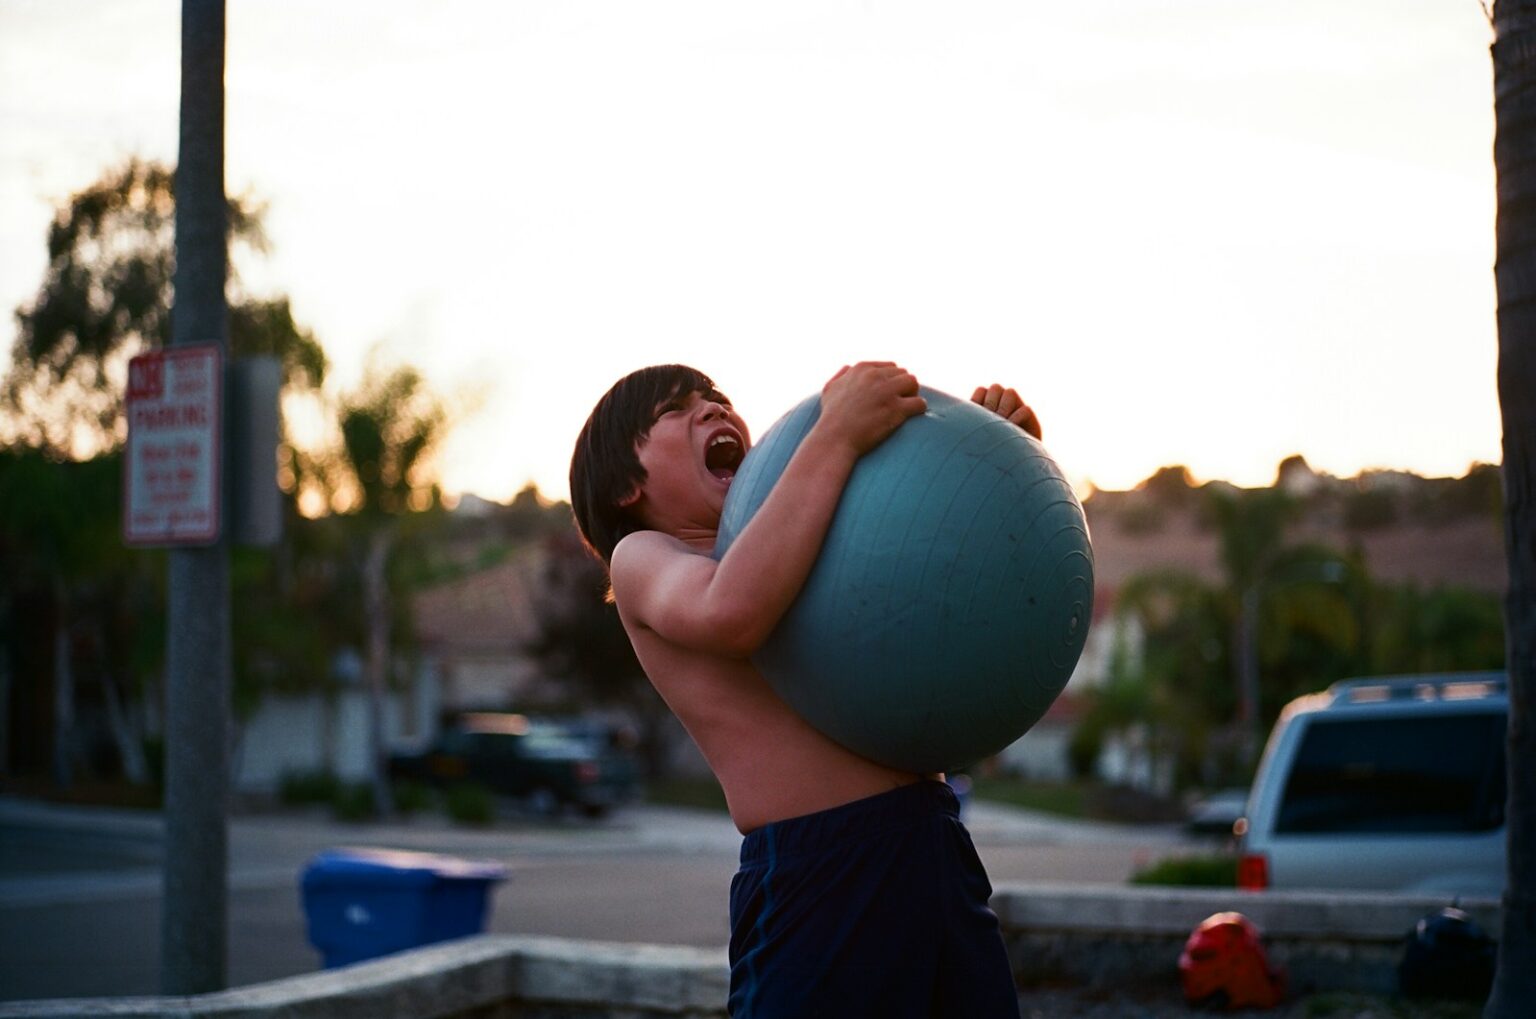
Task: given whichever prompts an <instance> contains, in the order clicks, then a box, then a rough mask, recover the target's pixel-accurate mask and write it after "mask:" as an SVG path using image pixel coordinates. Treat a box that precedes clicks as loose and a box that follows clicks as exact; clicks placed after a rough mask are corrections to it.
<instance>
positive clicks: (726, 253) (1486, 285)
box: [0, 0, 1500, 499]
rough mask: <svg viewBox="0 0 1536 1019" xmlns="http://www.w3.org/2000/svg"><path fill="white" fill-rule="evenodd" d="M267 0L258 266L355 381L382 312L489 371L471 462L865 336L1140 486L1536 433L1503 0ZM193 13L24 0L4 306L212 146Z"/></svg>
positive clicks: (1, 201) (831, 365)
mask: <svg viewBox="0 0 1536 1019" xmlns="http://www.w3.org/2000/svg"><path fill="white" fill-rule="evenodd" d="M228 8H229V41H228V57H227V61H228V64H227V81H228V123H227V130H228V142H227V151H228V184H229V189H230V190H231V191H232V192H244V191H249V192H251V193H253V194H255V195H257V196H259V197H260V198H262V199H264V200H266V201H267V202H268V203H269V207H270V208H269V213H268V215H267V220H266V223H267V228H268V233H269V235H270V238H271V241H272V247H273V254H272V257H271V259H270V260H269V262H268V263H267V265H266V268H265V270H264V271H263V273H262V277H263V278H262V279H261V280H260V281H259V282H261V283H262V284H263V285H265V286H269V287H270V288H273V289H278V290H282V291H286V292H287V293H288V294H290V295H291V296H292V298H293V302H294V308H295V311H296V313H297V315H298V317H299V318H300V319H301V321H303V322H304V323H305V324H307V325H309V326H310V327H312V328H313V329H314V330H315V331H316V333H317V335H318V336H319V338H320V339H321V341H322V343H323V344H324V345H325V347H326V349H327V350H328V351H329V353H330V355H331V357H332V360H333V362H334V365H335V372H334V375H335V378H334V382H335V384H337V385H340V386H347V385H350V384H352V383H355V382H356V380H357V379H358V377H359V375H360V373H361V367H362V364H363V360H364V357H365V355H366V353H367V352H368V351H369V350H370V349H372V348H374V347H375V346H378V345H382V348H383V350H384V351H385V352H386V354H387V356H390V357H393V358H396V359H398V360H408V361H411V362H413V363H415V364H417V365H419V366H421V367H422V368H423V369H424V370H425V371H426V372H427V374H428V376H429V377H430V378H431V379H432V380H433V382H434V383H435V384H436V385H437V386H438V387H439V389H441V390H442V391H443V392H445V393H448V394H450V395H451V396H452V397H453V398H454V400H455V402H456V404H458V405H459V406H460V407H461V408H462V409H463V410H464V411H465V415H466V416H465V420H463V421H462V422H461V423H460V424H459V425H458V427H457V428H456V429H455V431H454V432H453V435H452V438H451V441H450V443H449V445H448V447H447V448H446V449H445V450H444V453H443V457H442V470H443V476H444V483H445V487H446V488H447V489H448V490H449V491H450V492H462V491H473V492H477V493H479V494H481V495H484V496H487V497H491V498H498V499H505V498H508V497H510V496H511V495H512V494H513V493H514V492H516V491H517V490H518V489H519V488H521V487H522V486H523V485H524V484H526V483H527V482H528V481H529V480H530V479H531V480H533V481H535V482H536V483H537V484H538V485H539V487H540V488H541V489H542V490H544V491H545V492H546V493H547V494H550V495H553V496H559V497H564V496H565V495H566V493H567V486H566V480H565V479H566V469H567V464H568V462H569V457H570V448H571V444H572V441H573V440H574V437H575V434H576V432H577V430H578V429H579V428H580V426H581V423H582V421H583V420H584V419H585V417H586V415H587V413H588V411H590V409H591V406H592V404H593V403H594V402H595V401H596V399H597V398H598V397H599V396H600V395H601V394H602V393H603V391H604V390H605V389H606V388H607V387H608V386H609V385H610V384H611V383H612V382H613V380H614V379H616V378H617V377H618V376H619V375H621V374H623V373H625V372H627V371H629V370H631V369H633V368H637V367H640V366H643V365H646V364H651V363H657V362H663V361H684V362H688V363H692V364H695V365H696V366H697V367H700V368H703V369H704V370H705V371H707V372H709V373H710V374H711V375H713V376H714V378H715V379H716V381H717V382H718V383H719V384H720V385H721V387H722V388H724V389H725V391H726V392H728V393H730V394H731V395H732V396H733V398H734V399H735V401H736V404H737V406H738V407H739V408H740V409H741V410H742V411H743V413H744V415H745V416H746V419H747V421H748V422H749V423H750V424H751V425H752V426H753V427H754V429H755V430H756V431H757V432H759V433H761V432H762V431H763V430H764V429H766V428H767V426H768V425H769V424H770V423H771V422H772V421H773V420H774V419H775V418H777V417H778V415H779V414H781V413H782V412H784V411H785V410H787V409H788V408H789V407H790V406H791V405H792V404H794V403H795V402H796V401H798V400H799V399H800V398H801V397H803V396H805V395H808V394H809V393H811V392H813V391H815V390H816V389H817V388H818V387H819V386H820V385H821V383H822V382H823V381H824V380H825V379H826V378H827V377H828V376H830V375H831V374H832V372H833V371H835V370H836V369H837V368H838V367H839V366H840V365H842V364H844V363H847V362H849V361H851V360H857V359H863V358H877V359H894V360H898V361H900V362H902V363H903V364H904V365H906V366H907V367H909V368H910V369H912V370H913V371H914V372H915V373H916V374H917V375H918V377H919V378H920V379H922V380H923V381H924V382H926V383H928V384H931V385H934V386H937V387H938V388H940V389H945V390H949V391H951V392H956V393H963V394H969V392H970V390H971V389H972V388H974V387H975V386H976V385H977V384H979V383H983V382H992V381H1000V382H1003V383H1005V384H1010V385H1015V386H1017V387H1018V388H1019V389H1020V390H1021V391H1022V392H1023V393H1024V394H1025V396H1026V398H1027V399H1028V400H1029V401H1030V402H1031V403H1033V404H1034V405H1035V406H1036V407H1037V409H1038V410H1039V413H1040V417H1041V419H1042V420H1043V421H1044V423H1045V429H1046V444H1047V446H1048V447H1049V448H1050V449H1051V450H1052V452H1053V453H1054V455H1055V456H1056V458H1057V459H1058V460H1059V461H1060V462H1061V464H1062V467H1063V469H1064V470H1065V471H1066V472H1067V474H1068V475H1069V476H1070V477H1072V478H1074V479H1075V480H1076V481H1078V482H1079V483H1080V484H1086V483H1088V482H1092V483H1094V484H1097V485H1098V486H1099V487H1102V488H1124V487H1129V486H1130V485H1132V484H1134V483H1135V482H1137V481H1138V480H1140V479H1142V478H1144V477H1146V476H1147V475H1149V474H1150V473H1152V471H1154V470H1155V469H1156V468H1158V467H1159V466H1162V465H1165V464H1172V463H1184V464H1187V465H1189V467H1190V468H1191V469H1192V470H1193V472H1194V473H1195V475H1196V476H1197V477H1198V478H1201V479H1210V478H1229V479H1231V480H1234V481H1237V482H1239V483H1243V484H1264V483H1267V482H1269V481H1270V480H1271V479H1272V478H1273V476H1274V470H1275V465H1276V464H1277V463H1278V461H1279V460H1280V459H1282V458H1283V457H1284V456H1286V455H1288V454H1290V453H1295V452H1300V453H1302V454H1304V455H1305V456H1306V457H1307V459H1308V460H1309V461H1310V462H1311V463H1312V464H1313V465H1314V466H1315V467H1318V468H1319V469H1323V470H1328V471H1331V472H1333V473H1335V474H1340V475H1352V474H1354V473H1356V472H1357V471H1359V470H1360V469H1362V468H1365V467H1397V468H1407V469H1413V470H1417V471H1419V472H1420V473H1424V474H1431V475H1444V474H1461V473H1462V472H1464V471H1465V470H1466V468H1467V466H1468V464H1469V463H1470V462H1472V461H1475V460H1480V461H1488V462H1497V461H1498V460H1499V459H1500V451H1499V435H1500V426H1499V417H1498V404H1497V393H1496V389H1495V378H1494V372H1495V363H1496V342H1497V340H1496V331H1495V325H1494V303H1495V302H1494V288H1493V276H1492V264H1493V214H1494V182H1493V165H1492V155H1491V147H1492V138H1493V103H1492V89H1491V70H1490V63H1489V57H1488V45H1489V42H1490V41H1491V35H1492V33H1491V29H1490V28H1489V26H1488V23H1487V21H1486V19H1485V17H1484V14H1483V12H1482V9H1481V8H1480V6H1479V4H1478V3H1477V2H1476V0H1454V2H1452V0H1353V2H1351V3H1348V4H1343V3H1338V2H1337V0H1288V2H1286V3H1270V4H1255V3H1234V2H1231V0H1198V2H1197V0H1118V2H1116V0H1104V2H1099V3H1093V4H1082V3H1058V4H1022V3H1016V2H1007V0H996V2H989V0H946V2H944V3H937V2H928V3H916V2H879V3H876V2H872V0H864V2H855V0H773V2H768V0H758V2H754V3H745V2H740V0H694V2H687V0H652V2H646V3H635V2H633V0H538V2H519V0H452V2H440V0H439V2H432V0H328V2H326V3H321V4H307V3H306V4H301V3H291V2H283V0H228ZM179 18H180V4H179V3H178V2H175V0H114V2H111V3H106V2H89V0H34V2H27V0H0V311H5V312H9V310H10V309H13V308H15V307H16V306H18V305H20V304H22V303H24V302H26V301H27V300H28V299H30V297H31V296H32V294H33V293H35V290H36V287H37V285H38V282H39V281H40V279H41V275H42V271H43V267H44V265H45V260H46V250H45V237H46V230H47V224H48V221H49V218H50V215H51V210H52V208H53V207H54V205H55V204H57V203H59V202H60V201H62V200H63V199H65V198H67V196H68V195H69V194H70V193H71V192H72V191H74V190H77V189H79V188H81V187H83V186H85V185H87V184H89V183H91V182H92V181H94V180H95V179H96V178H97V177H98V176H99V175H100V174H101V172H102V171H103V170H104V169H106V168H107V167H108V166H109V165H114V164H117V163H119V162H121V161H122V160H124V159H125V158H126V157H128V156H130V155H139V156H144V157H149V158H154V159H160V160H164V161H167V162H173V161H174V160H175V156H176V136H177V104H178V88H179V84H178V75H179V70H178V59H179V57H178V46H179ZM13 336H14V323H13V322H12V320H11V317H10V316H9V314H6V315H4V316H3V318H0V342H3V343H4V345H5V348H6V349H9V346H10V342H11V339H12V337H13ZM471 410H473V413H469V412H470V411H471Z"/></svg>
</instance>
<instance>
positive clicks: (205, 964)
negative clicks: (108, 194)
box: [160, 0, 230, 995]
mask: <svg viewBox="0 0 1536 1019" xmlns="http://www.w3.org/2000/svg"><path fill="white" fill-rule="evenodd" d="M227 219H228V215H227V211H226V208H225V197H224V0H183V2H182V8H181V141H180V153H179V156H178V159H177V164H176V278H175V285H176V298H175V305H174V308H173V312H172V315H171V323H172V324H171V345H172V346H186V345H190V344H197V343H207V344H216V345H217V346H218V347H219V350H220V354H221V360H222V359H223V357H224V356H226V355H227V354H228V350H229V320H228V308H227V307H226V304H225V295H224V282H225V278H226V276H227V272H228V260H229V253H228V248H227V243H228V242H227V232H228V224H227ZM215 455H216V456H219V457H222V451H220V452H218V453H216V454H215ZM169 612H170V621H169V627H168V633H167V646H166V705H165V711H166V762H165V763H166V782H165V872H164V873H165V888H164V896H163V898H162V912H161V940H160V946H161V953H160V988H161V991H162V992H163V993H165V994H168V995H185V994H201V993H204V992H208V991H215V990H222V989H223V988H224V986H225V984H226V967H227V961H226V956H227V940H228V934H227V930H228V893H227V881H226V876H227V872H228V867H229V861H228V856H229V835H228V809H227V808H228V790H229V768H230V765H229V729H230V723H229V714H230V696H229V686H230V650H229V552H228V539H227V538H226V537H225V534H224V529H223V528H222V526H221V528H220V534H219V537H218V538H217V539H216V540H215V541H214V543H213V544H211V545H206V546H202V547H198V548H176V549H172V550H171V552H170V597H169Z"/></svg>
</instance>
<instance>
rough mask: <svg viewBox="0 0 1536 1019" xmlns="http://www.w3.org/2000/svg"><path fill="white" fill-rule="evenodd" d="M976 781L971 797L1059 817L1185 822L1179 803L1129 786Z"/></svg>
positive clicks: (1001, 780) (1162, 822)
mask: <svg viewBox="0 0 1536 1019" xmlns="http://www.w3.org/2000/svg"><path fill="white" fill-rule="evenodd" d="M973 779H974V784H973V786H972V788H971V795H972V796H974V797H976V798H977V799H981V800H990V801H992V802H994V803H1007V804H1010V805H1012V806H1015V807H1025V808H1027V809H1029V810H1039V811H1042V812H1044V813H1047V814H1056V815H1058V816H1060V817H1071V818H1079V819H1082V820H1088V821H1116V822H1119V823H1121V824H1167V823H1169V822H1173V821H1182V820H1183V819H1184V808H1183V807H1182V806H1180V805H1179V803H1178V802H1177V801H1175V800H1172V799H1169V798H1167V797H1162V796H1157V795H1154V794H1152V793H1148V792H1142V791H1140V790H1137V789H1131V788H1128V787H1126V786H1107V785H1102V784H1100V783H1098V782H1034V781H1030V780H1028V779H1021V778H1007V777H990V778H980V777H975V776H973Z"/></svg>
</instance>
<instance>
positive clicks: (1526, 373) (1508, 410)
mask: <svg viewBox="0 0 1536 1019" xmlns="http://www.w3.org/2000/svg"><path fill="white" fill-rule="evenodd" d="M1493 19H1494V43H1493V83H1494V104H1493V105H1494V118H1495V121H1496V124H1497V135H1496V138H1495V141H1494V166H1495V168H1496V169H1497V171H1498V199H1499V212H1498V228H1497V235H1498V256H1497V264H1496V268H1495V278H1496V281H1497V284H1498V300H1499V310H1498V323H1499V372H1498V374H1499V379H1498V381H1499V406H1500V409H1501V412H1502V415H1503V421H1504V471H1503V473H1504V539H1505V551H1506V555H1507V556H1508V559H1509V591H1508V593H1507V595H1506V597H1505V602H1504V620H1505V641H1506V647H1507V649H1508V651H1507V658H1508V663H1509V700H1510V710H1509V804H1508V811H1507V814H1508V830H1509V836H1508V837H1509V873H1508V879H1507V883H1506V887H1505V890H1504V920H1503V929H1502V931H1501V934H1500V938H1499V969H1498V974H1497V976H1496V977H1495V978H1494V986H1493V994H1492V996H1491V997H1490V998H1489V999H1488V1006H1487V1009H1486V1011H1485V1012H1484V1015H1485V1016H1487V1017H1489V1019H1505V1017H1510V1019H1513V1017H1515V1016H1531V1015H1536V965H1532V960H1533V959H1536V733H1533V732H1532V728H1531V725H1532V721H1533V719H1532V716H1531V710H1532V708H1533V706H1536V3H1533V2H1532V0H1498V2H1496V3H1495V4H1494V8H1493Z"/></svg>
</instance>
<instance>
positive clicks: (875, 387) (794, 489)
mask: <svg viewBox="0 0 1536 1019" xmlns="http://www.w3.org/2000/svg"><path fill="white" fill-rule="evenodd" d="M926 406H927V405H926V403H925V402H924V401H923V399H922V398H921V397H920V396H918V395H917V380H916V379H914V378H913V377H912V376H911V375H909V374H908V373H907V372H905V371H903V370H902V369H900V368H897V367H896V366H895V365H891V364H886V363H877V364H869V363H866V364H860V365H856V366H854V367H853V368H850V369H844V370H843V371H841V372H839V373H838V374H837V375H836V376H834V377H833V378H832V380H831V381H830V382H828V383H827V385H826V387H825V388H824V389H823V390H822V409H821V415H820V417H819V418H818V419H817V421H816V424H815V425H814V426H813V427H812V428H811V431H810V432H809V433H808V434H807V435H806V437H805V439H804V440H803V441H802V442H801V443H800V447H799V448H798V449H797V450H796V451H795V454H794V456H792V457H791V458H790V461H789V463H788V464H787V465H786V466H785V468H784V473H783V474H782V475H781V476H780V477H779V480H778V481H777V482H776V483H775V484H774V486H773V488H772V489H771V490H770V491H769V493H768V497H767V498H766V499H764V500H763V505H762V507H761V508H760V509H759V510H758V512H757V513H756V515H754V516H753V518H752V520H751V522H750V523H749V524H748V525H747V526H746V527H745V528H744V529H743V530H742V532H741V534H740V535H739V536H738V537H737V539H736V541H735V542H733V543H732V545H731V548H730V550H729V551H728V552H727V553H726V554H725V556H724V557H723V558H722V559H720V560H719V561H716V560H715V559H713V558H711V557H710V556H708V555H704V554H702V553H700V552H698V551H696V550H694V549H691V548H689V547H688V546H687V545H685V544H683V543H682V542H681V541H679V540H677V539H676V538H673V537H670V536H668V535H665V534H661V533H659V532H655V531H640V532H637V533H635V534H632V535H629V536H628V537H626V538H625V539H624V540H623V541H621V542H620V543H619V545H618V547H617V548H616V549H614V553H613V562H612V567H611V575H612V579H613V591H614V598H615V600H616V601H617V602H618V604H619V608H620V609H621V611H623V613H624V614H625V616H626V617H628V619H629V620H631V621H633V622H636V623H639V624H640V625H641V626H644V627H647V628H648V629H651V630H654V631H655V632H656V633H658V634H659V635H660V636H662V637H663V638H665V639H666V640H668V641H670V642H672V643H675V644H680V645H682V646H684V647H691V648H696V649H698V650H702V651H709V652H712V653H715V654H722V655H728V656H731V657H741V658H744V657H746V656H748V655H750V654H751V653H752V652H753V651H755V650H757V648H758V646H759V645H760V644H762V642H763V641H764V640H766V639H767V637H768V634H769V633H771V632H772V631H773V628H774V626H776V625H777V624H778V621H779V619H780V617H781V616H783V614H784V612H785V611H786V610H787V609H788V608H789V606H790V604H791V603H792V602H793V601H794V599H795V596H796V595H798V594H799V593H800V588H801V586H802V585H803V584H804V583H805V578H806V577H807V576H809V575H810V572H811V567H812V566H814V565H815V563H816V556H817V554H818V553H819V552H820V550H821V543H822V539H823V538H825V537H826V533H827V528H828V527H830V526H831V523H832V516H833V514H834V512H835V511H836V509H837V503H838V500H839V499H840V498H841V497H842V493H843V486H844V485H845V484H846V483H847V481H848V475H849V474H850V473H851V472H852V470H853V465H854V464H855V463H856V462H857V461H858V459H859V457H860V456H862V455H863V454H864V453H866V452H868V451H869V450H871V449H873V448H874V447H875V446H877V445H879V444H880V443H881V442H882V441H884V440H885V438H886V437H887V436H889V435H890V434H891V433H892V432H894V431H895V430H896V429H897V427H899V426H900V425H901V423H902V422H903V421H905V420H906V419H907V418H909V417H911V416H913V415H914V414H921V413H922V412H923V410H924V409H925V408H926Z"/></svg>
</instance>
